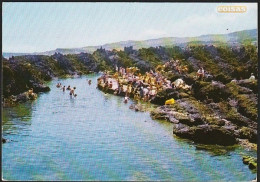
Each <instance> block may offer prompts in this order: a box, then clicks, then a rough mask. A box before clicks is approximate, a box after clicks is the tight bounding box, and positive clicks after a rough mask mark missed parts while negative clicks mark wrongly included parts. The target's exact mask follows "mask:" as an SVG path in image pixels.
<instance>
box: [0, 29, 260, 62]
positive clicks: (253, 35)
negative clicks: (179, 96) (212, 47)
mask: <svg viewBox="0 0 260 182" xmlns="http://www.w3.org/2000/svg"><path fill="white" fill-rule="evenodd" d="M257 39H258V35H257V29H249V30H242V31H235V32H231V33H227V34H206V35H200V36H193V37H162V38H155V39H148V40H126V41H119V42H114V43H106V44H103V45H98V46H85V47H80V48H57V49H55V50H50V51H44V52H34V53H10V52H3V54H2V55H3V56H4V57H5V58H8V57H12V56H20V55H53V54H55V53H56V52H57V53H61V54H79V53H81V52H86V53H93V52H94V51H95V50H96V49H98V48H100V47H102V48H104V49H107V50H113V49H117V50H123V49H124V47H129V46H133V48H134V49H141V48H148V47H157V46H171V45H178V46H186V45H187V44H188V43H191V42H200V43H201V44H214V43H215V44H218V43H226V44H228V45H240V44H242V43H243V42H245V41H250V42H251V43H256V41H257Z"/></svg>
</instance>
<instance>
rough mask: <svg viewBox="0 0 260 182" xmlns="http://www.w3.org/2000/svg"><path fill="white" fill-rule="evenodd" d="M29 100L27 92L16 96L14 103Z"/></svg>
mask: <svg viewBox="0 0 260 182" xmlns="http://www.w3.org/2000/svg"><path fill="white" fill-rule="evenodd" d="M28 100H30V97H29V94H28V93H27V92H24V93H21V94H19V95H17V96H16V101H17V102H26V101H28Z"/></svg>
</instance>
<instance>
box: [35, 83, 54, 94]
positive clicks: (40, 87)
mask: <svg viewBox="0 0 260 182" xmlns="http://www.w3.org/2000/svg"><path fill="white" fill-rule="evenodd" d="M50 90H51V89H50V87H48V86H46V85H43V84H39V83H33V91H34V92H35V93H39V92H49V91H50Z"/></svg>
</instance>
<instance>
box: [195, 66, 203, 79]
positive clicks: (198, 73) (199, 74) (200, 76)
mask: <svg viewBox="0 0 260 182" xmlns="http://www.w3.org/2000/svg"><path fill="white" fill-rule="evenodd" d="M204 74H205V72H204V69H203V68H202V67H200V69H199V70H198V72H197V76H198V79H203V78H204Z"/></svg>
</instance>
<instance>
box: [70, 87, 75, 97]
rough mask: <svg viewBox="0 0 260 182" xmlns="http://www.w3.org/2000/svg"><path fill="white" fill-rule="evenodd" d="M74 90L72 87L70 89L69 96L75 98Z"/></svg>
mask: <svg viewBox="0 0 260 182" xmlns="http://www.w3.org/2000/svg"><path fill="white" fill-rule="evenodd" d="M75 89H76V87H73V88H72V89H70V95H73V96H75Z"/></svg>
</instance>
